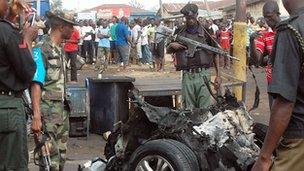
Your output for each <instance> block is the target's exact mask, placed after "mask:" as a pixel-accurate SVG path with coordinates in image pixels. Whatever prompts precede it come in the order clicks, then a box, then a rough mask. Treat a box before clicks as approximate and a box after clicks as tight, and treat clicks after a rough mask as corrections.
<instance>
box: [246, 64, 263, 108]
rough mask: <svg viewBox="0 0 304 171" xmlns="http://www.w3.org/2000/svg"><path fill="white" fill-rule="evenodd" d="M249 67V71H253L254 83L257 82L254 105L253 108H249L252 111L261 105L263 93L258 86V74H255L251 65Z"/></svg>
mask: <svg viewBox="0 0 304 171" xmlns="http://www.w3.org/2000/svg"><path fill="white" fill-rule="evenodd" d="M248 68H249V71H250V72H251V75H252V78H253V80H254V83H255V94H254V102H253V105H252V107H251V109H249V112H251V111H253V110H255V109H257V108H258V107H259V105H260V94H261V93H260V88H259V86H258V81H257V79H256V76H255V74H254V72H253V70H252V68H251V67H250V66H249V67H248Z"/></svg>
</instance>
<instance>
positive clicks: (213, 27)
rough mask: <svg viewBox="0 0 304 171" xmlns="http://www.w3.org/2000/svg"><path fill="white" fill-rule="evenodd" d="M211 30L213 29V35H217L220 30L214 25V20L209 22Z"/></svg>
mask: <svg viewBox="0 0 304 171" xmlns="http://www.w3.org/2000/svg"><path fill="white" fill-rule="evenodd" d="M209 29H212V31H213V35H215V33H216V32H217V31H218V30H219V27H218V26H217V25H216V24H214V22H213V20H212V19H210V20H209Z"/></svg>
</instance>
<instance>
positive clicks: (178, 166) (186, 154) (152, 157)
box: [129, 139, 199, 171]
mask: <svg viewBox="0 0 304 171" xmlns="http://www.w3.org/2000/svg"><path fill="white" fill-rule="evenodd" d="M156 160H157V161H156ZM147 163H148V164H147ZM144 164H146V165H144ZM147 165H148V166H147ZM167 165H168V166H167ZM161 166H163V167H165V166H167V167H166V168H167V169H168V170H172V169H173V170H174V171H190V170H191V171H198V170H199V164H198V160H197V157H196V156H195V154H194V153H193V151H192V150H191V149H190V148H189V147H187V146H186V145H185V144H183V143H181V142H178V141H175V140H171V139H158V140H152V141H148V142H147V143H145V144H143V145H141V146H139V147H138V148H137V149H136V150H135V152H134V153H133V154H132V155H131V158H130V162H129V170H132V171H133V170H135V171H137V170H138V171H140V170H141V169H140V168H143V167H146V168H147V167H150V168H151V169H152V170H161V169H159V168H160V167H161ZM150 168H148V169H149V170H151V169H150ZM157 168H158V169H157Z"/></svg>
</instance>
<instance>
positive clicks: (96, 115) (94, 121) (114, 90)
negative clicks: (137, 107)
mask: <svg viewBox="0 0 304 171" xmlns="http://www.w3.org/2000/svg"><path fill="white" fill-rule="evenodd" d="M134 81H135V79H134V78H131V77H123V76H109V77H103V78H100V79H93V78H88V79H87V87H88V91H89V99H90V116H91V125H90V130H91V132H93V133H97V134H103V133H105V132H107V131H112V130H113V127H114V124H115V123H118V122H119V121H122V122H126V121H127V119H128V116H129V102H128V92H129V90H130V89H132V88H133V83H132V82H134Z"/></svg>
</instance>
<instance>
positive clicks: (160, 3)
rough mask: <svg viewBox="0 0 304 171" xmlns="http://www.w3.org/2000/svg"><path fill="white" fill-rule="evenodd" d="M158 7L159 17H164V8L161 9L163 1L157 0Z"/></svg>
mask: <svg viewBox="0 0 304 171" xmlns="http://www.w3.org/2000/svg"><path fill="white" fill-rule="evenodd" d="M159 9H160V17H164V16H163V15H164V9H163V2H162V0H159Z"/></svg>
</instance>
